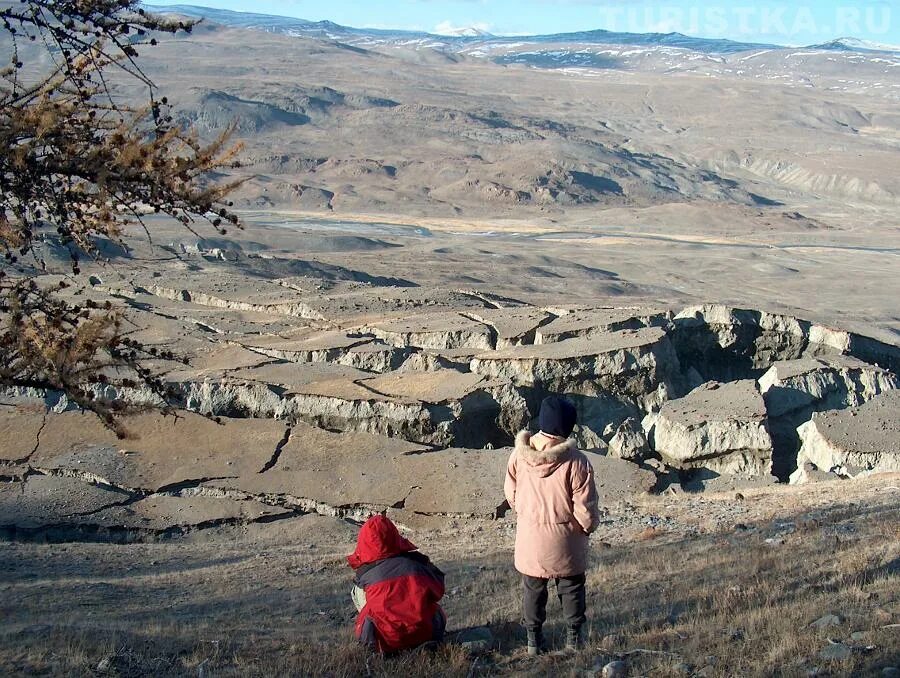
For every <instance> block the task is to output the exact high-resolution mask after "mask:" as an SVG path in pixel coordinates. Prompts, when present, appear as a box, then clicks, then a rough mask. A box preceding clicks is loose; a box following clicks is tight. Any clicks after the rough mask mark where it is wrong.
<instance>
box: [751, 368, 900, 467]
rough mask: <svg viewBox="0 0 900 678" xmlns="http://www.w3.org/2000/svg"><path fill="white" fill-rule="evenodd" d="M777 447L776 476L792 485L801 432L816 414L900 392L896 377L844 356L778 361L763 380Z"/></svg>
mask: <svg viewBox="0 0 900 678" xmlns="http://www.w3.org/2000/svg"><path fill="white" fill-rule="evenodd" d="M759 386H760V390H761V391H762V393H763V398H764V399H765V401H766V409H767V411H768V413H769V431H770V432H771V434H772V439H773V441H774V444H775V463H774V469H775V475H777V476H778V477H779V478H781V479H782V480H786V479H787V478H788V477H789V476H790V475H791V474H792V473H793V472H794V471H795V470H796V469H797V453H798V451H799V450H800V437H799V434H798V432H797V428H798V427H799V426H800V425H801V424H803V423H805V422H807V421H809V420H810V419H811V418H812V416H813V413H814V412H824V411H827V410H840V409H845V408H848V407H855V406H858V405H861V404H863V403H865V402H868V401H869V400H871V399H872V398H874V397H875V396H877V395H879V394H881V393H884V392H885V391H889V390H892V389H896V388H900V379H898V378H897V376H896V375H894V374H892V373H891V372H889V371H887V370H885V369H883V368H880V367H876V366H874V365H869V364H867V363H864V362H862V361H861V360H858V359H856V358H852V357H849V356H844V355H829V356H823V357H818V358H812V357H810V358H801V359H799V360H791V361H784V362H776V363H775V364H774V365H773V366H772V367H771V368H770V369H769V371H768V372H766V373H765V374H764V375H763V376H762V377H760V379H759Z"/></svg>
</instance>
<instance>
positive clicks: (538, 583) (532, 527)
mask: <svg viewBox="0 0 900 678" xmlns="http://www.w3.org/2000/svg"><path fill="white" fill-rule="evenodd" d="M576 419H577V413H576V410H575V406H574V405H573V404H572V403H571V402H570V401H569V400H567V399H566V398H560V397H557V396H550V397H548V398H546V399H544V402H543V403H541V411H540V416H539V422H540V429H541V430H540V432H539V433H537V434H535V435H531V434H530V433H528V432H527V431H522V432H521V433H519V435H518V436H516V446H515V449H514V450H513V453H512V454H511V455H510V457H509V463H508V464H507V468H506V482H505V483H504V492H505V494H506V500H507V501H508V502H509V505H510V506H511V507H512V508H513V509H514V510H515V512H516V517H517V518H516V519H517V523H516V549H515V565H516V570H518V571H519V573H520V574H521V575H522V581H523V588H524V596H523V608H524V614H523V617H524V625H525V630H526V632H527V634H528V653H529V654H531V655H537V654H540V653H541V652H543V651H544V649H545V648H544V638H543V633H542V627H543V624H544V622H545V621H546V618H547V595H548V594H547V585H548V583H549V582H550V580H553V581H554V583H555V585H556V593H557V596H558V597H559V600H560V602H561V603H562V608H563V614H564V616H565V618H566V623H567V625H568V632H567V634H566V648H567V649H569V650H576V649H578V647H579V646H580V644H581V636H582V627H583V626H584V623H585V620H586V617H585V611H586V601H585V572H586V570H587V566H588V550H589V546H590V544H589V539H588V537H589V535H590V534H591V533H592V532H593V531H594V530H595V529H597V525H598V524H599V522H600V512H599V507H598V505H597V486H596V484H595V483H594V470H593V467H592V466H591V463H590V462H589V461H588V459H587V457H585V456H584V454H582V453H581V452H579V451H578V449H577V447H576V445H575V441H574V440H570V439H569V436H571V435H572V431H573V430H574V428H575V423H576Z"/></svg>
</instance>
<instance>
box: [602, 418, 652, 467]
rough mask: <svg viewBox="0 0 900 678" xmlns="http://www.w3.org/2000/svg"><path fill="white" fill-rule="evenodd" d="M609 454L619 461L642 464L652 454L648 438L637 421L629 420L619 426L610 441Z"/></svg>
mask: <svg viewBox="0 0 900 678" xmlns="http://www.w3.org/2000/svg"><path fill="white" fill-rule="evenodd" d="M609 453H610V455H611V456H613V457H617V458H618V459H625V460H627V461H634V462H641V461H643V460H644V458H645V457H646V456H647V455H648V454H649V453H650V446H649V445H648V444H647V436H646V435H645V434H644V430H643V429H642V428H641V425H640V422H638V421H637V419H633V418H628V419H626V420H625V421H624V422H622V423H621V424H620V425H619V428H618V430H617V431H616V434H615V435H614V436H613V437H612V440H610V441H609Z"/></svg>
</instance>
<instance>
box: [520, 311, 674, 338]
mask: <svg viewBox="0 0 900 678" xmlns="http://www.w3.org/2000/svg"><path fill="white" fill-rule="evenodd" d="M671 317H672V314H671V313H670V312H669V311H663V310H658V309H639V308H590V309H572V310H571V311H568V312H566V313H565V314H562V315H560V316H559V317H558V318H556V319H555V320H553V322H551V323H548V324H547V325H545V326H543V327H541V328H540V329H539V330H537V332H536V334H535V339H534V343H535V344H554V343H557V342H560V341H565V340H566V339H575V338H577V337H583V338H590V337H592V336H595V335H597V334H606V333H609V332H619V331H622V330H638V329H641V328H644V327H666V326H667V325H668V324H669V322H670V320H671Z"/></svg>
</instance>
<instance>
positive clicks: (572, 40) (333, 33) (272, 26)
mask: <svg viewBox="0 0 900 678" xmlns="http://www.w3.org/2000/svg"><path fill="white" fill-rule="evenodd" d="M148 9H150V10H153V11H156V12H165V13H178V14H183V15H185V16H190V17H198V18H200V17H203V18H206V19H207V20H208V21H211V22H214V23H218V24H221V25H224V26H232V27H240V28H250V29H256V30H262V31H267V32H270V33H282V34H286V35H297V36H305V37H311V38H324V39H329V40H336V41H339V42H347V43H350V44H354V45H358V46H364V45H370V46H375V45H393V46H408V47H430V48H433V49H445V50H449V51H464V50H471V49H472V48H473V47H476V46H479V45H488V46H490V45H493V46H496V47H498V48H502V47H503V46H504V45H510V44H516V45H520V44H521V43H527V44H536V45H547V44H583V45H625V46H635V47H643V48H650V47H671V48H678V49H686V50H691V51H694V52H699V53H703V54H734V53H736V52H745V51H749V50H758V49H785V47H783V46H780V45H770V44H761V43H748V42H736V41H733V40H724V39H711V38H695V37H691V36H688V35H683V34H681V33H617V32H612V31H605V30H592V31H580V32H575V33H555V34H550V35H532V36H495V35H491V34H489V33H485V32H484V31H481V30H478V29H471V30H465V29H463V30H459V31H454V34H452V35H435V34H432V33H426V32H419V31H401V30H382V29H374V28H351V27H349V26H341V25H340V24H336V23H334V22H331V21H306V20H304V19H295V18H291V17H283V16H272V15H267V14H254V13H250V12H232V11H229V10H223V9H213V8H209V7H198V6H195V5H168V6H165V7H156V6H149V5H148ZM804 49H816V50H824V51H842V52H892V53H900V47H896V46H891V45H881V44H877V43H872V42H867V41H864V40H858V39H856V38H840V39H838V40H834V41H831V42H828V43H824V44H820V45H812V46H810V47H808V48H804Z"/></svg>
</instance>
